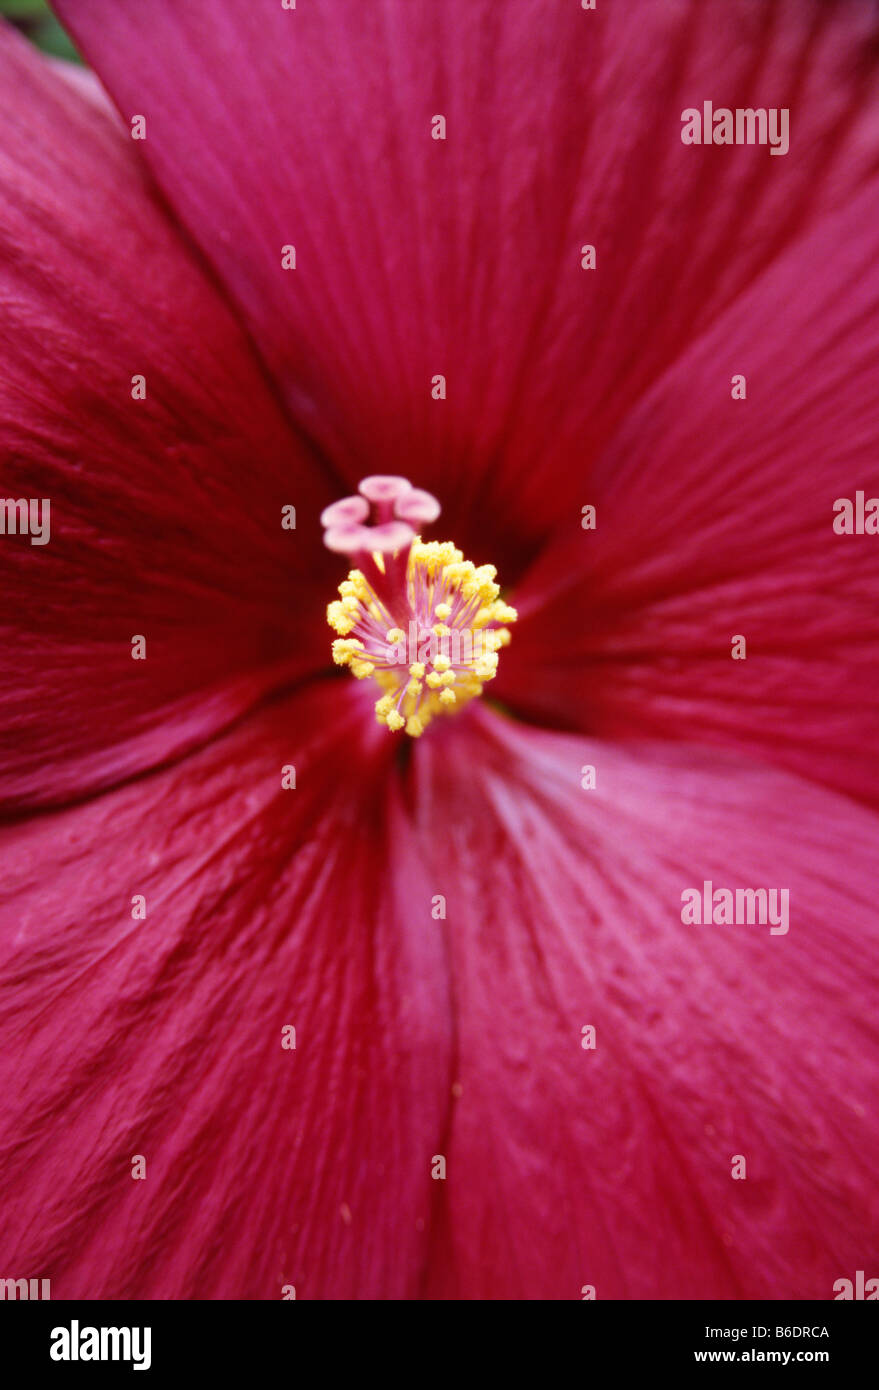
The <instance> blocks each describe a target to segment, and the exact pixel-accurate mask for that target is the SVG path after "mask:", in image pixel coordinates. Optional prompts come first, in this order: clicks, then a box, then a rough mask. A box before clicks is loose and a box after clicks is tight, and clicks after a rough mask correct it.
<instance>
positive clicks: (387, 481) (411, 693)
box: [321, 475, 516, 738]
mask: <svg viewBox="0 0 879 1390" xmlns="http://www.w3.org/2000/svg"><path fill="white" fill-rule="evenodd" d="M439 514H440V505H439V502H438V501H437V500H436V498H435V497H432V496H431V494H430V493H429V492H425V491H424V490H423V489H422V488H416V487H413V486H412V484H411V483H410V482H409V481H408V480H407V479H406V478H398V477H390V476H383V475H376V476H373V477H370V478H364V479H363V481H362V482H361V483H360V485H359V488H358V491H357V494H356V495H355V496H353V497H344V498H342V500H341V501H340V502H334V503H333V504H332V506H330V507H327V508H325V510H324V511H323V512H322V513H321V525H322V526H323V528H324V545H326V546H327V548H328V549H329V550H332V551H335V552H336V553H338V554H342V555H346V556H348V558H349V561H350V562H351V563H352V564H353V565H354V568H353V569H352V570H351V571H350V573H349V574H348V577H347V579H345V580H343V581H342V583H341V584H340V585H339V594H340V597H339V598H338V599H335V600H334V601H333V602H332V603H331V604H330V605H329V606H328V608H327V622H328V623H329V625H330V627H331V628H332V629H333V631H334V632H336V633H337V634H338V635H337V637H336V640H335V641H334V642H333V660H334V661H335V662H336V664H337V665H338V666H347V667H348V669H349V671H350V672H351V674H352V675H353V676H356V678H357V679H358V680H372V681H374V682H375V684H376V685H377V686H378V688H379V691H380V692H381V693H380V694H379V697H378V699H377V700H376V704H375V715H376V719H377V720H378V722H379V723H380V724H384V725H385V726H386V728H388V729H389V730H390V731H391V732H392V733H396V732H398V731H400V730H405V732H406V733H407V734H409V735H410V736H411V737H412V738H418V737H419V735H420V734H423V733H424V730H425V729H426V728H427V726H428V724H430V722H431V720H433V719H434V718H435V717H436V716H437V715H439V714H455V713H456V712H457V711H458V710H460V709H462V708H463V707H464V705H466V704H467V703H468V702H469V701H470V700H472V699H474V697H475V696H477V695H481V694H482V692H483V689H484V687H485V686H486V685H487V684H488V682H489V681H492V680H494V678H495V675H496V674H497V668H498V659H499V656H498V654H499V652H500V650H501V648H502V647H505V646H507V645H508V643H509V641H510V631H509V626H508V624H510V623H514V622H515V621H516V610H515V608H511V607H510V605H509V604H508V603H506V602H505V601H504V600H503V599H502V598H501V597H500V586H499V585H498V584H497V583H496V578H495V576H496V574H497V571H496V570H495V567H494V565H479V566H476V565H474V564H473V563H472V562H471V561H470V560H465V559H464V556H463V555H462V553H461V551H460V550H458V549H457V548H456V546H455V545H454V544H453V543H452V542H451V541H423V540H422V539H421V536H420V535H419V534H417V531H418V530H420V529H421V528H423V527H424V526H428V525H430V524H431V523H432V522H434V521H436V519H437V517H438V516H439Z"/></svg>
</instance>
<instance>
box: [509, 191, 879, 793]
mask: <svg viewBox="0 0 879 1390" xmlns="http://www.w3.org/2000/svg"><path fill="white" fill-rule="evenodd" d="M877 226H879V187H877V186H875V185H871V186H870V187H869V188H867V189H866V190H865V191H864V193H863V194H861V195H860V196H859V197H858V198H856V199H853V200H852V202H851V204H850V205H849V206H848V207H847V208H846V209H844V210H842V211H840V212H838V213H837V214H836V215H835V216H834V217H832V218H828V219H827V220H826V221H825V222H823V223H822V224H821V226H820V227H819V228H817V229H816V230H815V231H814V232H813V233H812V234H811V235H810V236H808V237H804V238H803V239H802V240H801V241H799V242H798V243H797V244H796V245H795V246H794V247H792V248H791V249H790V250H789V251H788V252H787V253H786V254H785V255H784V256H782V257H780V258H779V260H778V261H777V262H775V263H774V264H773V266H772V267H771V268H770V269H769V270H768V271H767V272H766V273H765V274H764V275H763V276H761V277H760V279H759V280H758V281H757V282H756V283H755V284H754V285H753V286H752V287H751V289H750V290H749V291H748V292H747V294H744V295H741V296H740V297H739V298H738V299H737V301H736V302H735V304H733V305H732V306H730V308H729V309H728V310H727V311H726V312H725V313H724V314H722V315H721V316H720V317H719V318H718V320H717V322H716V323H715V325H714V326H713V327H712V328H711V329H710V330H709V331H708V332H706V333H704V334H702V335H701V336H699V337H696V338H695V339H694V341H693V342H692V343H691V345H690V347H689V348H688V350H687V351H686V352H685V353H684V354H682V355H681V356H680V357H679V358H678V359H677V360H675V361H674V362H671V363H670V364H669V367H668V371H667V372H666V373H665V375H664V376H663V378H662V379H661V380H660V381H658V382H657V383H656V385H655V386H654V387H653V388H652V390H651V391H650V392H648V393H647V395H646V396H645V397H644V399H643V400H642V401H641V402H640V403H639V405H638V406H637V408H636V409H635V410H634V411H633V412H632V413H631V414H630V415H629V417H628V419H627V420H626V422H625V424H624V425H623V426H622V427H621V428H620V430H619V431H618V433H617V435H616V436H615V437H614V439H613V440H612V441H610V442H609V444H608V445H607V447H606V448H605V449H604V450H603V452H602V454H601V456H600V457H599V458H598V459H597V461H596V464H595V467H594V469H593V472H592V476H591V479H590V481H589V483H588V486H587V485H585V484H584V487H583V491H582V494H581V496H582V500H583V503H584V504H585V503H592V504H594V505H595V507H596V516H595V523H596V525H595V530H583V529H582V528H581V525H580V516H579V511H578V513H577V515H575V516H574V517H573V518H572V519H571V521H570V522H569V524H567V525H566V527H565V528H564V529H563V531H561V532H559V533H558V534H557V536H556V538H555V540H554V542H552V543H550V544H548V545H547V547H546V550H545V552H544V555H543V556H542V557H541V559H540V561H539V562H538V563H537V564H536V565H535V566H534V568H533V570H532V572H531V574H530V575H529V576H528V578H527V579H526V581H525V582H524V584H523V585H522V586H521V587H520V589H519V590H518V592H517V594H516V602H517V604H518V606H519V609H520V614H521V620H520V622H519V623H518V625H517V629H516V640H515V642H514V643H513V645H512V646H511V648H510V650H509V652H507V653H505V654H504V661H503V663H502V666H501V670H500V677H499V680H498V693H499V694H500V695H502V697H503V698H504V699H506V700H508V701H509V702H510V703H512V704H513V705H514V707H515V708H516V709H517V710H518V711H520V712H522V713H525V714H527V715H529V716H530V717H535V718H538V719H542V720H544V721H547V722H550V723H552V724H555V725H556V726H558V725H561V726H563V727H565V726H567V727H569V728H580V729H583V730H585V731H587V732H590V733H597V734H600V735H604V736H610V737H637V736H642V737H643V736H658V737H663V738H673V739H677V740H684V741H689V742H706V743H709V742H710V743H720V744H722V745H724V746H726V747H734V748H740V749H742V750H743V751H745V752H747V753H748V754H753V755H756V756H758V757H763V758H766V759H768V760H770V761H773V762H776V763H779V764H780V765H782V766H785V767H788V768H791V769H793V770H794V771H796V772H798V773H800V774H802V775H803V776H805V777H807V778H814V779H816V780H819V781H821V782H824V783H827V784H829V785H831V786H834V787H836V788H839V789H841V790H844V791H847V792H850V793H852V794H853V795H856V796H859V797H862V798H864V799H866V800H869V801H871V802H875V799H876V796H877V786H879V702H877V699H876V690H877V687H879V626H877V624H876V621H875V614H876V610H877V605H879V565H877V551H876V547H877V545H879V537H877V536H871V535H840V534H837V533H836V532H835V531H834V521H835V518H836V514H835V511H834V503H835V501H836V500H837V499H838V498H840V497H847V498H850V499H851V500H852V503H853V504H854V502H855V499H856V493H857V492H858V491H859V490H860V491H861V492H862V493H864V494H865V496H866V497H870V496H873V497H876V496H879V409H877V404H876V390H875V386H876V363H877V361H879V260H877V256H876V228H877ZM736 374H742V375H744V377H745V378H746V383H747V398H746V399H744V400H737V399H733V394H732V391H733V388H732V384H731V383H732V378H733V376H734V375H736ZM737 636H741V637H744V638H745V640H746V646H745V652H746V656H745V659H744V660H741V659H736V660H733V658H732V652H733V647H734V643H733V638H734V637H737ZM736 650H740V648H739V647H737V648H736Z"/></svg>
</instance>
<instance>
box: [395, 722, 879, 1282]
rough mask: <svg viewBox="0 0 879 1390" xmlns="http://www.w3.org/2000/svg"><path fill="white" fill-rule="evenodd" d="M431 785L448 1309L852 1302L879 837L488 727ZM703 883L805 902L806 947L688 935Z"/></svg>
mask: <svg viewBox="0 0 879 1390" xmlns="http://www.w3.org/2000/svg"><path fill="white" fill-rule="evenodd" d="M587 765H592V766H593V767H594V768H595V781H596V785H595V787H594V789H592V790H584V789H583V788H582V786H581V782H582V781H583V780H588V777H587V776H586V775H585V774H584V772H583V769H584V768H585V767H586V766H587ZM416 767H417V780H416V783H415V785H414V786H413V789H412V804H413V806H414V808H415V809H414V816H415V823H416V841H415V847H414V848H413V850H412V851H411V852H412V855H413V859H414V860H415V862H418V863H420V865H421V872H422V875H423V879H424V882H425V884H426V885H429V891H430V892H431V893H440V894H443V895H444V896H445V899H446V903H447V922H446V925H445V932H446V942H447V946H448V950H449V953H450V959H451V969H452V989H453V997H454V1000H455V1008H456V1043H457V1049H456V1062H455V1066H456V1070H455V1073H454V1085H453V1094H454V1095H455V1096H456V1097H457V1098H456V1100H455V1102H454V1111H453V1117H452V1121H451V1126H450V1134H449V1137H448V1140H447V1142H446V1144H445V1145H444V1149H443V1152H444V1154H445V1157H446V1161H447V1174H448V1176H447V1180H446V1182H445V1183H444V1184H443V1193H442V1195H443V1220H442V1222H441V1225H440V1228H439V1231H438V1233H437V1235H436V1238H435V1241H434V1247H433V1248H434V1261H433V1263H432V1273H431V1279H430V1281H429V1283H428V1285H427V1289H426V1292H427V1294H428V1296H431V1295H432V1296H437V1297H450V1298H470V1299H485V1298H515V1299H545V1298H552V1299H578V1298H580V1297H581V1290H582V1288H583V1287H584V1286H585V1285H593V1286H594V1287H595V1289H596V1293H597V1296H598V1298H600V1299H605V1298H611V1299H612V1298H630V1299H638V1298H654V1299H673V1298H684V1299H695V1298H699V1299H727V1298H753V1299H772V1298H795V1299H822V1300H823V1299H830V1298H832V1296H833V1288H832V1286H833V1282H834V1280H836V1279H837V1278H839V1277H840V1276H841V1275H843V1274H845V1275H848V1276H849V1277H851V1275H850V1272H851V1271H853V1270H856V1269H862V1268H865V1267H866V1266H867V1265H869V1262H870V1260H871V1259H872V1258H873V1253H874V1252H875V1250H876V1249H877V1248H879V1246H877V1243H879V1193H877V1188H876V1181H875V1165H876V1152H877V1137H879V1135H877V1116H876V1109H875V1096H876V1094H877V1093H879V1051H877V1033H876V1017H877V1006H879V970H877V964H876V962H877V919H876V911H875V874H876V844H877V839H879V818H877V816H876V815H875V814H874V813H873V812H870V811H866V810H864V809H863V808H861V807H859V806H857V805H856V804H855V803H853V802H851V801H849V800H848V799H847V798H842V797H836V796H834V795H832V794H831V793H827V792H820V791H817V790H816V789H813V788H811V787H809V786H808V785H807V784H805V783H804V782H802V781H799V780H798V779H795V778H792V777H790V776H789V775H787V774H784V773H778V772H774V771H766V770H761V769H758V768H754V767H751V766H748V764H747V763H745V762H744V761H743V760H742V759H741V758H740V757H734V758H724V757H722V756H721V755H717V756H716V757H714V756H713V755H701V754H696V753H693V752H687V751H685V750H676V749H674V748H668V747H665V748H662V747H660V746H658V745H656V746H654V747H653V748H651V747H649V746H646V745H641V746H639V748H638V749H637V752H636V753H634V752H633V753H632V754H627V753H624V752H621V751H619V750H617V749H615V748H614V747H612V746H611V745H609V744H607V743H604V742H599V741H586V740H584V739H582V738H579V737H569V736H562V735H550V734H541V733H539V732H537V731H535V730H523V729H521V728H520V727H517V726H516V725H514V724H512V723H510V722H509V721H507V720H501V719H499V718H497V717H495V716H493V715H490V714H487V713H485V712H484V711H483V712H481V713H479V714H477V715H476V716H475V717H474V718H473V719H472V720H470V719H468V718H467V717H466V716H465V717H464V718H462V720H461V722H460V724H457V725H456V726H455V727H454V728H453V729H451V730H450V733H449V735H448V736H447V737H446V738H445V739H444V740H440V739H428V738H427V737H425V738H424V739H423V740H421V741H420V743H419V746H418V758H417V763H416ZM440 826H441V827H442V833H441V834H438V833H437V827H440ZM395 838H396V840H397V842H398V843H399V844H400V846H401V853H402V852H405V851H406V849H407V842H406V837H405V836H404V834H403V827H402V825H400V826H398V827H397V830H396V834H395ZM705 880H712V881H713V883H714V884H715V885H717V886H718V887H720V886H729V887H741V888H745V887H755V888H756V887H761V886H762V887H772V886H776V887H779V888H785V887H786V888H788V889H789V892H790V929H789V931H788V933H787V934H786V935H782V934H777V935H775V936H773V935H771V934H770V930H769V927H768V926H753V925H752V926H748V925H739V926H735V925H729V926H721V925H708V926H690V925H684V924H683V922H682V919H681V901H682V900H681V894H682V891H683V890H684V889H685V888H688V887H691V886H693V885H697V886H698V887H699V888H700V889H701V888H702V885H703V883H704V881H705ZM590 1026H591V1027H594V1028H595V1030H596V1038H595V1042H596V1046H595V1048H594V1049H592V1050H590V1049H584V1047H583V1046H582V1043H583V1041H584V1038H585V1040H586V1041H587V1042H588V1041H589V1036H588V1035H584V1034H583V1029H584V1028H585V1027H590ZM735 1155H744V1157H745V1159H746V1174H747V1176H746V1179H745V1180H734V1179H733V1177H732V1169H733V1160H734V1157H735Z"/></svg>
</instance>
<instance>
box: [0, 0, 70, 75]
mask: <svg viewBox="0 0 879 1390" xmlns="http://www.w3.org/2000/svg"><path fill="white" fill-rule="evenodd" d="M0 15H2V16H3V18H4V19H7V20H9V22H10V23H11V24H14V25H15V27H16V29H20V30H21V32H22V33H23V34H25V35H26V36H27V38H29V39H30V41H31V43H35V44H36V46H37V48H42V50H43V52H44V53H52V54H53V55H54V56H55V57H56V58H70V59H72V61H73V62H75V63H81V62H82V59H81V58H80V56H79V54H78V53H77V51H76V49H75V48H74V47H73V44H72V43H71V42H70V39H69V38H68V36H67V34H66V32H65V31H64V30H63V29H62V28H61V25H60V24H59V23H58V20H57V19H56V18H55V16H54V15H53V13H52V11H51V10H50V9H49V6H48V5H47V4H46V0H0Z"/></svg>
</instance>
